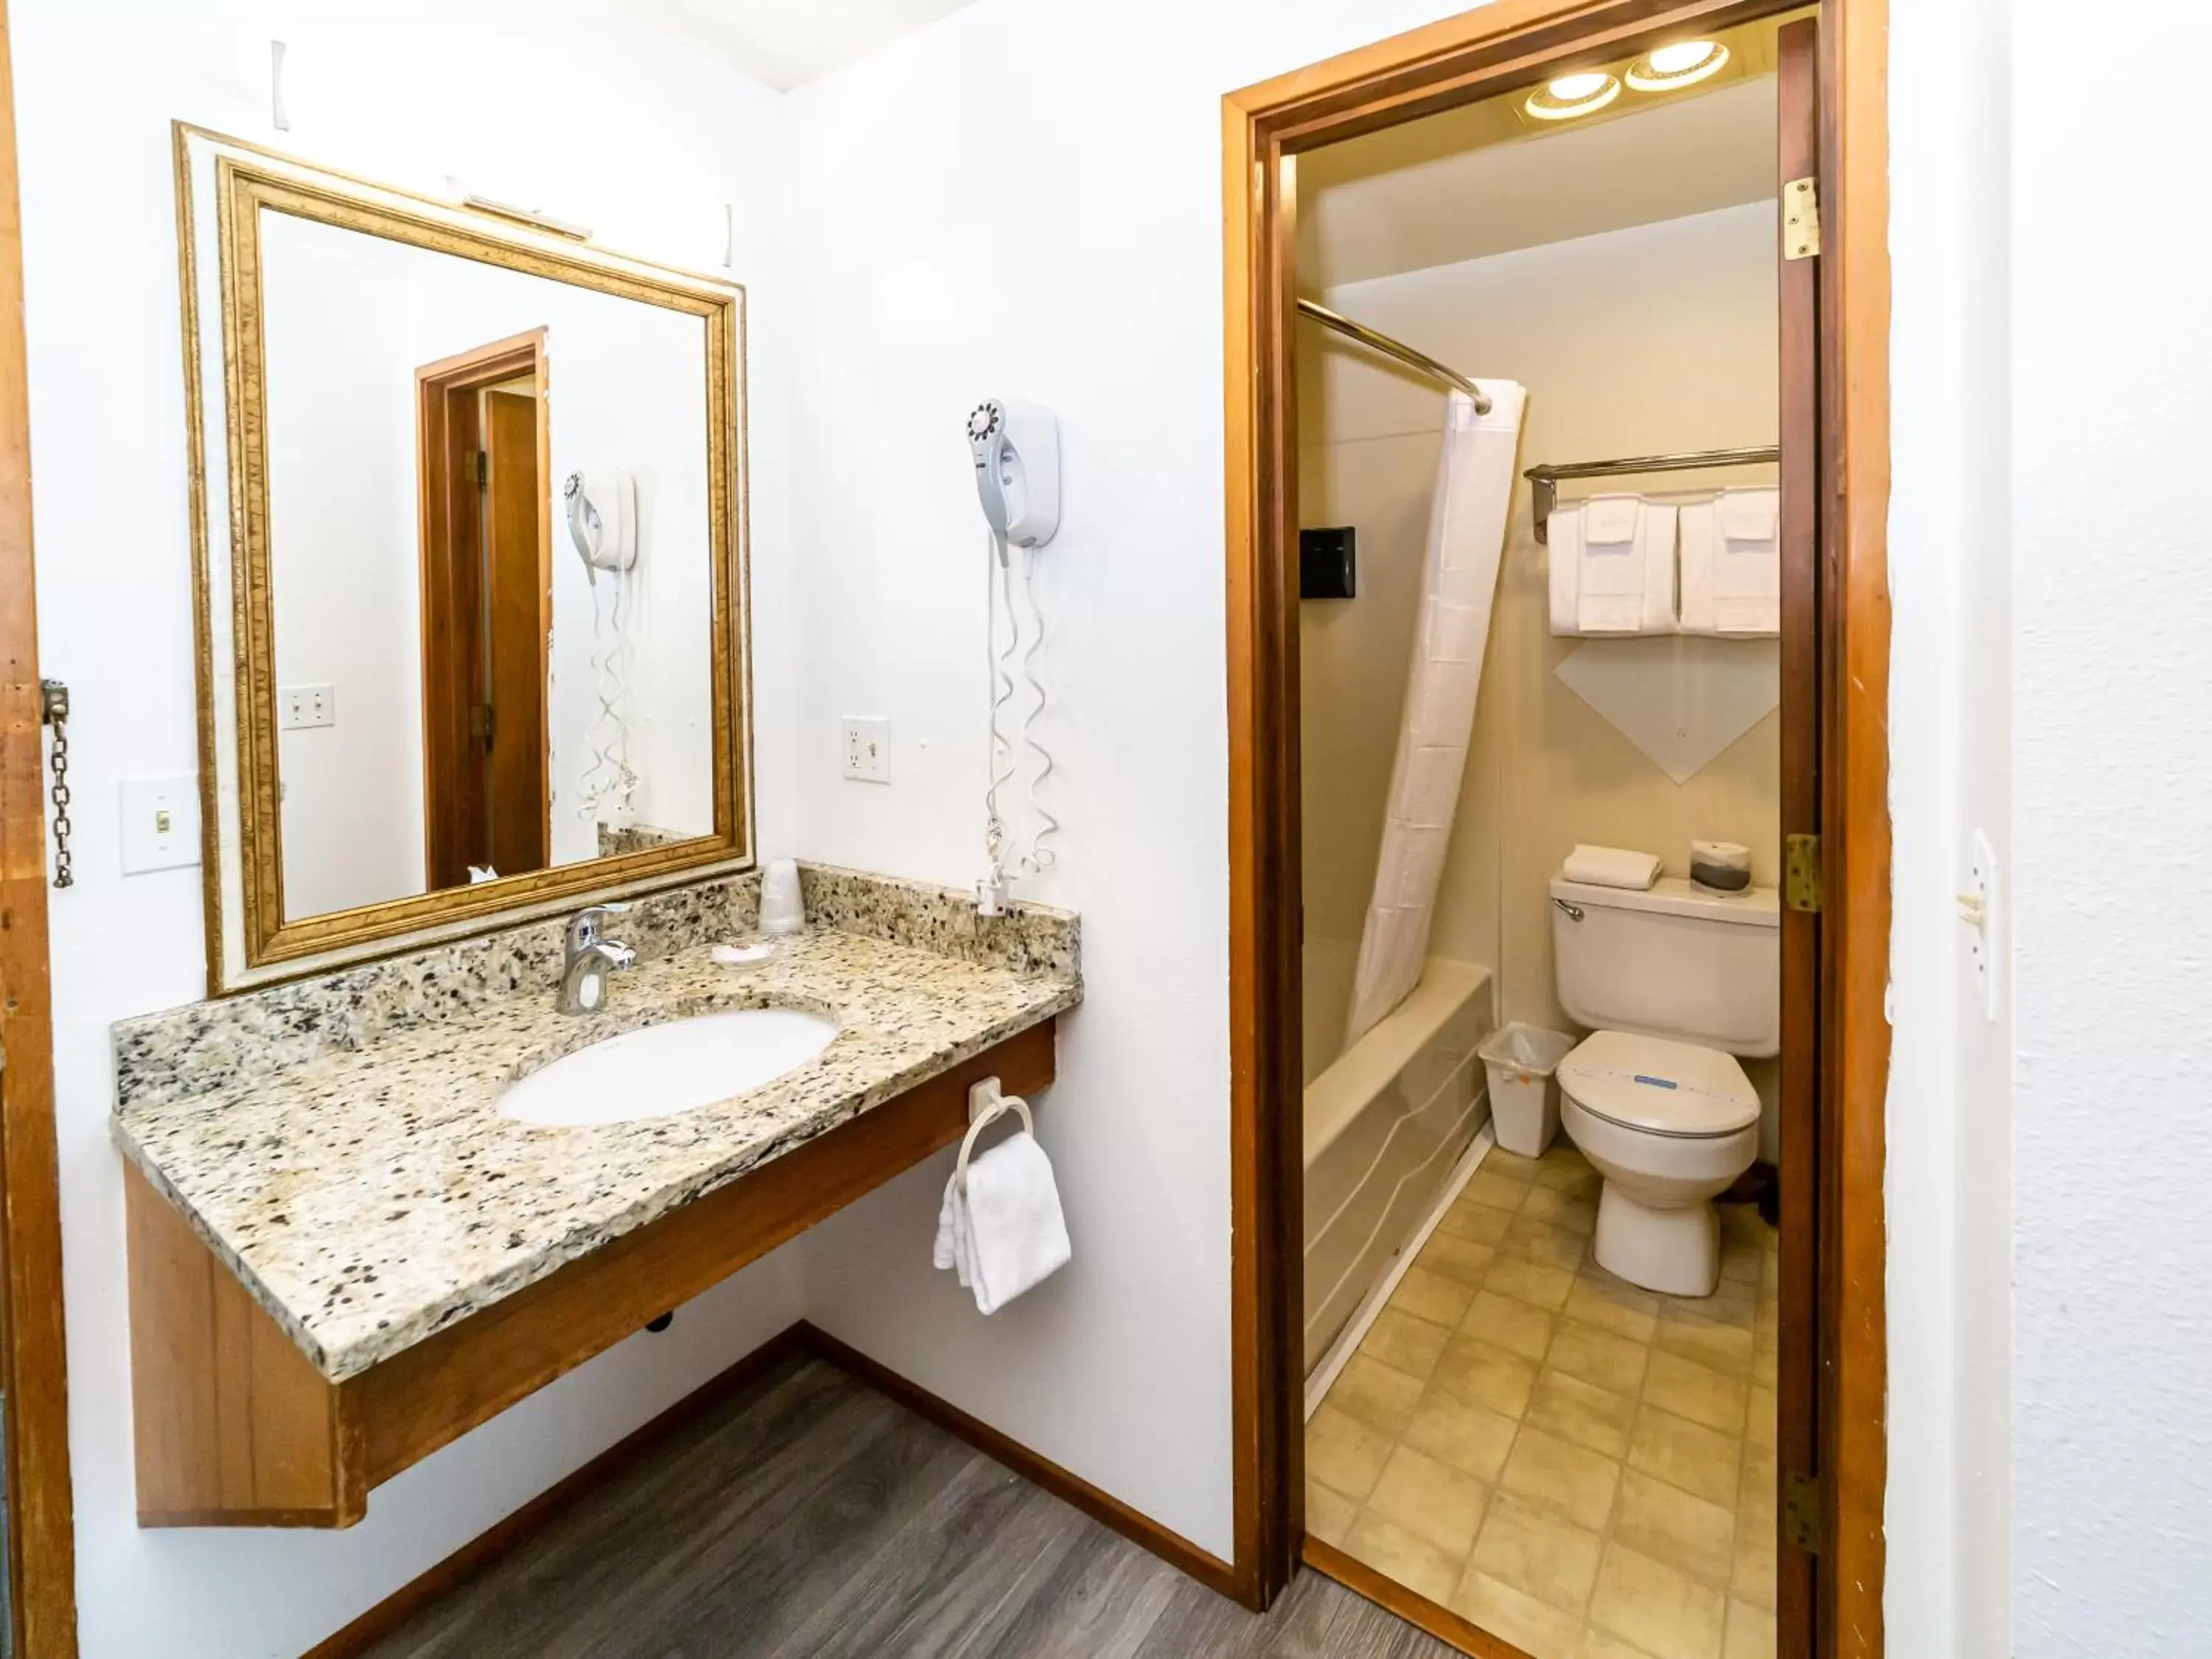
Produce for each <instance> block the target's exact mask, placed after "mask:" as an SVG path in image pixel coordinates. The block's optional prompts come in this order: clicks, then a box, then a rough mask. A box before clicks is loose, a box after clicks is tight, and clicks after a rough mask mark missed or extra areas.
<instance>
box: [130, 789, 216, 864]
mask: <svg viewBox="0 0 2212 1659" xmlns="http://www.w3.org/2000/svg"><path fill="white" fill-rule="evenodd" d="M199 861H200V781H199V780H198V779H197V777H195V776H193V775H192V774H191V773H190V772H180V773H179V774H177V775H175V776H174V777H166V778H125V779H124V780H123V873H124V874H125V875H126V876H137V875H143V874H144V873H145V872H148V871H149V870H174V869H176V868H178V867H179V866H182V865H187V864H197V863H198V862H199Z"/></svg>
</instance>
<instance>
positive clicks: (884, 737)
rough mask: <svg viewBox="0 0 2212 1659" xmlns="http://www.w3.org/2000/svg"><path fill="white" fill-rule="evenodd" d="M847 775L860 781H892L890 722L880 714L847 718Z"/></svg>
mask: <svg viewBox="0 0 2212 1659" xmlns="http://www.w3.org/2000/svg"><path fill="white" fill-rule="evenodd" d="M845 775H846V776H847V777H848V778H851V779H853V780H854V781H857V782H860V783H889V782H890V781H891V723H890V721H889V720H885V719H884V718H883V717H882V716H880V715H870V716H865V717H864V716H860V715H856V714H848V715H847V716H846V717H845Z"/></svg>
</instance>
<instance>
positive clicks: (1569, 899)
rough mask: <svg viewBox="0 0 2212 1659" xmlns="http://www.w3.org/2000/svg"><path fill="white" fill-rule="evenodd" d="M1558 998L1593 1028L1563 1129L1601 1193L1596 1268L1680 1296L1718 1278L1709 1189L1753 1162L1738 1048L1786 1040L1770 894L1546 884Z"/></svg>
mask: <svg viewBox="0 0 2212 1659" xmlns="http://www.w3.org/2000/svg"><path fill="white" fill-rule="evenodd" d="M1551 893H1552V945H1553V973H1554V975H1555V977H1556V979H1557V981H1558V986H1559V1002H1560V1005H1561V1006H1563V1007H1564V1008H1565V1010H1566V1011H1567V1014H1568V1016H1569V1017H1570V1018H1571V1019H1573V1020H1574V1021H1575V1023H1576V1024H1579V1025H1583V1026H1586V1027H1589V1028H1590V1035H1589V1036H1587V1037H1585V1038H1584V1039H1583V1041H1582V1042H1581V1043H1580V1044H1579V1045H1577V1047H1576V1048H1574V1049H1573V1051H1572V1052H1571V1053H1570V1054H1568V1055H1567V1057H1566V1059H1565V1060H1562V1061H1561V1062H1560V1063H1559V1123H1560V1127H1562V1128H1564V1129H1565V1131H1566V1132H1567V1135H1568V1138H1569V1139H1571V1140H1572V1141H1573V1142H1574V1143H1575V1145H1576V1146H1578V1147H1580V1148H1581V1149H1582V1152H1583V1156H1584V1157H1585V1158H1589V1161H1590V1163H1591V1164H1592V1165H1593V1166H1594V1167H1595V1169H1596V1170H1597V1172H1598V1174H1599V1175H1600V1176H1602V1177H1604V1182H1605V1186H1604V1189H1603V1191H1602V1192H1601V1194H1600V1196H1599V1199H1598V1210H1597V1238H1596V1241H1595V1252H1596V1255H1597V1261H1598V1265H1599V1266H1600V1267H1603V1268H1605V1269H1606V1271H1607V1272H1608V1273H1612V1274H1613V1275H1614V1276H1615V1277H1616V1278H1620V1279H1626V1280H1627V1281H1628V1282H1629V1283H1630V1284H1632V1285H1642V1286H1644V1288H1645V1289H1646V1290H1652V1291H1664V1292H1666V1293H1667V1294H1668V1295H1670V1296H1699V1297H1701V1296H1711V1294H1712V1293H1713V1290H1714V1287H1715V1285H1717V1284H1718V1283H1719V1280H1720V1222H1719V1218H1718V1217H1717V1216H1716V1215H1715V1214H1714V1212H1713V1205H1712V1200H1713V1199H1714V1197H1715V1196H1716V1195H1717V1194H1720V1193H1722V1192H1724V1191H1726V1190H1727V1189H1728V1188H1729V1185H1730V1183H1732V1182H1734V1181H1735V1178H1736V1177H1737V1176H1740V1175H1741V1174H1742V1173H1743V1172H1744V1170H1747V1169H1748V1168H1750V1167H1751V1162H1752V1159H1753V1157H1754V1156H1755V1155H1756V1154H1757V1152H1758V1149H1759V1094H1758V1091H1756V1090H1754V1089H1753V1087H1752V1085H1751V1079H1749V1078H1747V1077H1746V1076H1745V1075H1744V1071H1743V1067H1742V1066H1741V1065H1739V1064H1738V1063H1737V1056H1739V1055H1745V1056H1760V1055H1768V1054H1777V1053H1778V1052H1780V1049H1781V1047H1782V997H1781V990H1782V978H1781V975H1782V949H1781V944H1782V909H1781V905H1780V903H1779V902H1778V896H1777V895H1776V893H1775V890H1774V889H1772V888H1771V887H1753V888H1751V889H1750V890H1747V891H1745V892H1742V893H1731V894H1724V895H1723V894H1716V893H1708V892H1705V891H1702V890H1699V889H1697V888H1694V887H1692V886H1691V884H1689V883H1688V882H1686V881H1685V880H1683V879H1681V878H1680V877H1662V878H1661V879H1660V880H1659V882H1658V883H1657V884H1656V885H1655V886H1653V887H1651V888H1650V889H1648V890H1636V889H1631V888H1622V887H1592V886H1588V885H1585V884H1583V883H1580V882H1572V881H1569V880H1567V879H1566V878H1565V877H1564V876H1554V877H1553V878H1552V888H1551Z"/></svg>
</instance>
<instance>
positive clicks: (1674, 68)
mask: <svg viewBox="0 0 2212 1659" xmlns="http://www.w3.org/2000/svg"><path fill="white" fill-rule="evenodd" d="M1728 60H1729V49H1728V48H1727V47H1726V46H1723V45H1722V44H1721V43H1720V42H1719V41H1717V40H1675V41H1672V42H1670V43H1668V45H1666V46H1654V47H1653V48H1652V49H1651V50H1650V52H1646V53H1644V56H1643V57H1641V58H1638V59H1637V60H1636V62H1635V63H1634V64H1632V65H1630V67H1629V70H1628V84H1629V85H1630V86H1632V87H1634V88H1636V89H1637V90H1638V92H1671V91H1672V90H1674V88H1676V87H1687V86H1694V85H1695V84H1696V83H1697V82H1699V81H1702V80H1705V78H1706V77H1707V76H1711V75H1716V74H1717V73H1719V71H1720V69H1721V66H1722V65H1723V64H1726V63H1727V62H1728Z"/></svg>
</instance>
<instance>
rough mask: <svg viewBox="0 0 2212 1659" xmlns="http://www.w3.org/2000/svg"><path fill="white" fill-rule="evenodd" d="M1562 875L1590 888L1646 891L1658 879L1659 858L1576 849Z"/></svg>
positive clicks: (1621, 851)
mask: <svg viewBox="0 0 2212 1659" xmlns="http://www.w3.org/2000/svg"><path fill="white" fill-rule="evenodd" d="M1559 873H1560V874H1561V875H1563V876H1565V878H1567V879H1568V880H1569V881H1578V882H1581V883H1583V884H1584V885H1585V886H1589V887H1633V888H1638V889H1642V888H1647V887H1649V886H1650V885H1651V884H1652V883H1653V882H1655V881H1656V880H1658V879H1659V859H1658V855H1657V854H1652V853H1637V852H1632V851H1630V850H1629V849H1628V848H1625V847H1583V846H1577V848H1575V850H1574V851H1573V852H1571V853H1570V854H1567V861H1566V863H1565V865H1563V866H1561V867H1560V870H1559Z"/></svg>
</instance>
